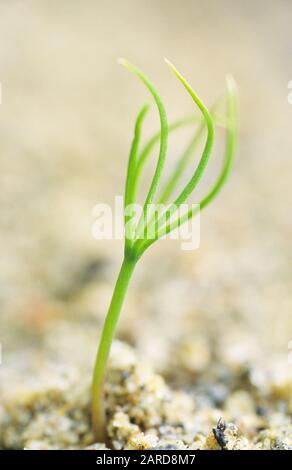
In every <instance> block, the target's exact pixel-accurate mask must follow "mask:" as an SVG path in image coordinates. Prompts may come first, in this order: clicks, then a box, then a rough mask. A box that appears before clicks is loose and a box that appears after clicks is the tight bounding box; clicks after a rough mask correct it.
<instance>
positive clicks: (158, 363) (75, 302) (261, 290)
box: [0, 0, 292, 385]
mask: <svg viewBox="0 0 292 470" xmlns="http://www.w3.org/2000/svg"><path fill="white" fill-rule="evenodd" d="M291 19H292V4H291V2H290V1H289V0H277V1H276V0H258V1H257V2H254V1H251V0H247V1H246V0H245V1H243V0H241V1H237V2H234V1H232V0H225V1H224V2H218V1H216V0H205V1H204V2H199V1H197V0H181V1H177V0H159V1H152V0H140V1H135V0H122V1H117V0H116V1H113V0H106V1H103V0H96V1H93V0H89V1H87V2H82V1H81V0H70V1H69V0H63V1H62V2H60V1H57V0H51V1H50V2H48V1H44V0H38V1H36V0H27V1H26V2H23V1H20V0H19V1H17V0H9V1H5V0H3V1H2V2H1V5H0V81H1V83H2V104H1V106H0V149H1V158H0V168H1V170H0V178H1V179H0V181H1V184H0V187H1V191H0V251H1V255H0V311H1V313H0V342H1V343H2V356H3V358H2V362H3V364H2V366H1V371H0V373H1V374H2V376H3V374H12V373H15V371H16V370H18V369H19V370H22V371H28V372H29V373H31V372H32V371H33V370H34V367H36V368H38V367H39V365H40V364H43V363H44V362H45V361H48V360H49V361H51V362H55V363H67V364H72V363H76V362H77V363H78V361H80V364H81V363H82V364H86V365H88V367H91V365H92V363H93V359H94V352H95V349H96V346H97V341H98V337H99V331H100V326H101V324H102V321H103V318H104V315H105V313H106V310H107V307H108V303H109V300H110V296H111V293H112V289H113V286H114V282H115V278H116V275H117V271H118V269H119V264H120V262H121V257H122V251H123V243H122V242H121V241H96V240H94V239H93V237H92V234H91V229H92V224H93V221H94V220H93V217H92V208H93V207H94V206H95V204H97V203H99V202H104V203H108V204H113V201H114V197H115V196H116V195H121V194H123V185H124V180H125V172H126V162H127V156H128V151H129V147H130V143H131V139H132V132H133V123H134V119H135V115H136V113H137V111H138V109H139V108H140V106H141V105H142V104H143V103H144V102H145V101H147V100H148V101H149V100H150V97H149V96H148V94H147V91H146V90H145V89H144V88H143V86H142V85H141V83H140V82H139V81H138V80H137V79H136V78H135V77H133V76H132V75H131V74H129V72H128V71H126V70H125V69H123V68H121V67H119V66H118V65H117V62H116V59H117V58H118V57H120V56H123V57H126V58H127V59H129V60H130V61H132V62H133V63H135V64H137V65H138V66H139V67H141V68H142V69H143V70H144V71H145V73H147V75H148V76H149V77H150V78H151V79H152V81H153V82H154V83H155V85H156V86H157V89H158V90H159V91H160V93H161V95H162V97H163V99H164V102H165V104H166V109H167V112H168V116H169V121H172V120H174V119H176V118H179V117H182V116H184V115H185V114H189V113H191V112H192V111H193V104H192V102H191V100H190V98H189V97H188V96H187V95H186V93H185V92H184V90H183V89H182V87H181V85H180V84H179V83H178V82H177V81H176V80H175V78H174V77H173V76H172V75H171V74H170V73H169V71H168V69H167V67H166V66H165V64H164V61H163V57H168V58H169V59H170V60H171V61H172V62H174V63H175V64H176V65H177V67H178V68H179V70H181V71H182V72H183V74H184V75H185V76H186V77H187V78H188V80H189V81H190V82H191V83H192V85H193V86H194V88H195V89H196V90H197V92H198V93H199V95H200V96H201V97H202V99H203V100H204V101H205V102H206V103H207V104H208V105H211V104H212V103H213V102H214V100H215V99H216V98H217V97H218V96H219V95H221V94H222V93H223V92H224V86H225V75H226V73H232V74H233V76H234V77H235V79H236V81H237V84H238V88H239V91H240V132H239V141H238V152H237V156H236V161H235V167H234V171H233V174H232V176H231V178H230V180H229V181H228V184H227V185H226V186H225V188H224V190H223V191H222V193H221V194H220V197H218V198H217V199H216V201H215V202H214V203H213V204H212V205H211V206H210V207H208V209H207V210H206V211H205V212H204V213H203V214H202V217H201V244H200V248H199V249H198V250H196V251H191V252H190V251H182V250H181V249H180V246H179V244H178V243H176V242H171V241H169V242H165V243H164V242H160V243H157V245H156V246H155V247H153V249H151V250H149V251H148V252H147V253H146V255H145V257H144V259H143V260H142V261H141V263H140V265H139V266H138V268H137V271H136V274H135V276H134V279H133V283H132V285H131V288H130V290H129V294H128V298H127V301H126V304H125V308H124V310H123V316H122V319H121V322H120V328H119V337H120V338H122V339H125V340H127V341H128V342H130V343H131V344H133V345H134V346H135V348H136V349H137V350H138V351H139V352H140V354H141V355H142V357H145V358H146V357H147V358H149V359H150V360H152V359H155V367H156V369H158V370H159V371H161V372H163V373H164V374H165V375H167V376H169V377H170V378H173V377H172V375H173V371H174V370H179V371H180V373H181V377H180V378H179V380H184V381H193V380H194V378H195V377H197V376H199V375H200V374H203V373H204V371H206V369H208V367H209V366H210V365H212V364H217V365H218V364H221V365H223V366H227V367H230V366H231V365H232V366H234V367H237V365H238V364H240V365H241V366H242V365H243V364H244V365H246V366H248V364H251V363H252V364H253V365H254V364H257V363H259V364H262V363H263V362H265V363H266V364H267V367H269V364H271V363H272V362H274V361H279V364H281V367H283V368H284V369H285V370H286V371H287V370H288V369H289V366H288V362H287V357H288V341H289V340H291V339H292V315H291V311H292V297H291V292H292V270H291V261H292V259H291V258H292V257H291V237H292V221H291V214H290V211H291V195H292V185H291V172H292V158H291V148H292V147H291V144H292V137H291V136H292V134H291V131H290V127H291V119H292V106H291V105H289V103H288V91H289V90H288V82H289V80H292V64H291V60H290V59H291V47H292V44H291ZM157 129H158V120H157V115H156V110H155V108H154V106H153V111H152V112H151V114H150V116H149V117H148V119H147V122H146V125H145V134H146V135H150V134H151V132H152V131H153V130H157ZM186 137H187V136H186V133H185V132H181V133H177V135H176V136H175V137H174V138H172V139H171V140H170V147H169V156H168V158H169V162H171V161H173V159H174V158H175V157H176V156H177V155H179V153H180V151H181V149H182V148H183V145H184V143H185V142H186ZM222 137H223V134H221V133H220V132H219V133H218V142H219V144H218V146H216V148H215V152H214V154H213V157H212V160H211V162H210V167H209V168H208V171H207V174H206V178H204V181H203V182H202V183H201V184H200V188H199V193H200V192H202V193H204V192H205V191H206V190H207V188H208V187H209V186H210V182H211V181H212V178H214V177H215V174H216V170H218V164H219V163H220V158H222ZM153 161H155V154H154V155H153ZM149 171H150V173H149V174H151V168H150V169H149ZM167 171H169V170H168V169H166V172H167ZM190 171H191V169H190ZM146 181H147V179H146ZM199 193H198V194H199ZM194 200H195V201H196V196H195V197H194ZM85 344H86V345H87V347H86V348H85V347H84V345H85ZM290 369H291V366H290ZM290 369H289V370H290ZM184 372H186V374H184ZM290 372H291V370H290ZM25 373H26V372H25ZM174 379H175V380H176V379H178V378H177V377H176V378H174ZM3 383H4V381H3V380H2V385H3ZM6 383H7V385H8V382H7V381H6Z"/></svg>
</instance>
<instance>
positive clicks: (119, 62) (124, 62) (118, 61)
mask: <svg viewBox="0 0 292 470" xmlns="http://www.w3.org/2000/svg"><path fill="white" fill-rule="evenodd" d="M117 63H118V64H119V65H124V66H126V65H128V63H129V62H128V61H127V60H126V59H124V57H119V58H118V59H117Z"/></svg>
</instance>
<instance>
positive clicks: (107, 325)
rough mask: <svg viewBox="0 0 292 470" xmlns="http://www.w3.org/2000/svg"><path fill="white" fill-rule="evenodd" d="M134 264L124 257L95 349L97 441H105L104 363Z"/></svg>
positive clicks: (93, 415) (93, 392)
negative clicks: (97, 346) (96, 349)
mask: <svg viewBox="0 0 292 470" xmlns="http://www.w3.org/2000/svg"><path fill="white" fill-rule="evenodd" d="M135 265H136V259H132V258H131V259H129V258H128V257H125V258H124V261H123V263H122V266H121V269H120V273H119V276H118V279H117V282H116V286H115V289H114V292H113V296H112V300H111V303H110V306H109V310H108V313H107V316H106V319H105V322H104V326H103V330H102V335H101V340H100V343H99V348H98V351H97V356H96V362H95V367H94V371H93V383H92V420H93V432H94V436H95V439H96V441H97V442H105V439H106V431H105V429H106V427H105V407H104V397H103V384H104V379H105V373H106V365H107V360H108V357H109V353H110V349H111V345H112V341H113V338H114V335H115V331H116V326H117V322H118V319H119V315H120V311H121V308H122V305H123V301H124V298H125V295H126V292H127V289H128V285H129V281H130V278H131V276H132V273H133V270H134V268H135Z"/></svg>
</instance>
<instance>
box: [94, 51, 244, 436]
mask: <svg viewBox="0 0 292 470" xmlns="http://www.w3.org/2000/svg"><path fill="white" fill-rule="evenodd" d="M166 62H167V64H168V66H169V67H170V69H171V70H172V72H173V73H174V75H175V76H176V77H177V78H178V80H179V81H180V82H181V83H182V85H183V86H184V88H185V89H186V90H187V92H188V93H189V95H190V96H191V98H192V99H193V101H194V103H195V105H196V106H197V107H198V108H199V110H200V112H201V114H202V122H201V125H200V126H199V128H198V131H197V134H196V135H195V137H194V139H193V140H192V142H191V143H190V145H189V147H188V148H187V150H186V151H185V152H184V153H183V155H182V156H181V158H180V159H179V161H178V164H177V166H176V167H175V169H174V171H173V173H172V174H171V175H170V178H169V179H168V181H167V182H166V185H165V186H164V188H162V191H161V192H160V197H158V198H155V197H156V194H157V190H158V184H159V181H160V178H161V175H162V169H163V166H164V161H165V157H166V152H167V141H168V133H169V131H172V130H174V129H176V128H178V127H180V126H182V125H184V124H186V123H187V122H189V119H185V120H181V121H178V122H176V123H174V124H173V125H171V126H168V123H167V117H166V112H165V109H164V105H163V102H162V100H161V98H160V96H159V94H158V93H157V91H156V89H155V88H154V86H153V85H152V83H151V82H150V81H149V80H148V78H147V77H146V76H145V75H144V74H143V73H142V72H141V71H140V70H139V69H138V68H136V67H135V66H134V65H132V64H130V63H129V62H127V61H125V60H120V63H121V64H122V65H124V66H125V67H126V68H127V69H129V70H130V71H131V72H133V73H134V74H135V75H137V76H138V78H140V80H141V81H142V82H143V83H144V85H145V86H146V87H147V88H148V90H149V92H150V94H151V95H152V97H153V99H154V101H155V103H156V106H157V109H158V112H159V117H160V132H159V133H158V134H157V135H155V136H153V137H152V138H151V139H150V140H149V141H148V143H146V145H145V146H144V147H143V148H142V150H141V151H140V140H141V128H142V123H143V120H144V118H145V115H146V113H147V109H148V107H147V106H144V107H143V108H142V109H141V111H140V112H139V114H138V116H137V119H136V124H135V132H134V138H133V142H132V146H131V151H130V156H129V163H128V171H127V178H126V187H125V195H124V206H125V208H127V207H129V206H130V205H131V204H134V203H135V202H136V194H137V189H138V185H139V181H140V176H141V172H142V169H143V167H144V164H145V162H146V161H147V158H148V157H149V155H150V154H151V150H152V149H153V147H154V146H155V144H156V142H158V141H159V142H160V149H159V156H158V161H157V164H156V169H155V172H154V176H153V178H152V181H151V184H150V189H149V191H148V194H147V196H146V200H145V203H144V206H143V211H142V215H141V217H140V220H139V221H138V222H137V223H132V222H131V220H129V217H128V216H127V215H125V228H126V230H125V250H124V260H123V262H122V266H121V269H120V273H119V275H118V279H117V282H116V286H115V289H114V292H113V296H112V300H111V303H110V306H109V310H108V313H107V316H106V319H105V323H104V327H103V331H102V335H101V340H100V344H99V348H98V352H97V357H96V363H95V368H94V373H93V385H92V418H93V429H94V435H95V439H96V440H97V441H99V442H103V441H105V439H106V432H105V429H106V427H105V404H104V396H103V385H104V380H105V373H106V366H107V361H108V357H109V353H110V348H111V344H112V341H113V338H114V334H115V331H116V326H117V322H118V319H119V315H120V311H121V308H122V304H123V301H124V298H125V295H126V292H127V288H128V285H129V281H130V278H131V276H132V273H133V270H134V268H135V266H136V263H137V261H138V260H139V259H140V258H141V256H142V254H143V253H144V252H145V250H146V249H147V248H149V246H151V245H152V243H154V242H155V241H156V240H158V239H159V238H161V237H163V236H164V235H166V234H168V233H170V232H172V231H173V230H175V229H177V228H178V227H179V226H181V225H182V224H183V223H184V222H186V221H187V220H190V219H191V218H192V217H194V216H195V215H196V214H197V213H198V208H200V210H202V209H203V208H204V207H206V206H207V205H208V204H209V203H210V202H211V201H212V200H213V199H214V198H215V196H216V195H217V194H218V192H219V190H220V189H221V188H222V186H223V184H224V183H225V181H226V179H227V177H228V175H229V173H230V170H231V167H232V163H233V159H234V152H235V144H236V134H237V93H236V86H235V83H234V81H233V79H232V78H231V77H227V79H226V83H227V91H226V97H225V98H226V116H225V118H224V127H226V143H225V156H224V159H223V165H222V169H221V172H220V174H219V177H218V179H217V180H216V182H215V184H214V186H213V187H212V188H211V190H210V191H209V192H208V193H207V195H206V196H205V197H204V198H203V199H202V200H201V201H200V202H199V205H193V206H191V209H189V210H188V211H186V212H185V213H184V214H183V215H181V214H179V215H178V213H179V211H178V209H179V208H180V207H181V205H182V204H184V203H185V201H186V200H187V199H188V197H189V196H190V195H191V193H192V192H193V191H194V189H195V188H196V186H197V184H198V183H199V181H200V179H201V177H202V175H203V173H204V171H205V169H206V166H207V164H208V161H209V157H210V154H211V151H212V147H213V141H214V128H215V124H214V122H215V121H216V120H217V118H215V115H214V113H213V112H209V111H208V109H207V108H206V106H205V105H204V104H203V102H202V101H201V100H200V98H199V97H198V96H197V94H196V93H195V91H194V90H193V89H192V87H191V86H190V85H189V84H188V82H187V81H186V80H185V79H184V77H183V76H182V75H181V74H180V73H179V72H178V71H177V69H176V68H175V67H174V65H172V64H171V63H170V62H169V61H166ZM205 128H206V130H207V136H206V142H205V145H204V148H203V151H202V154H201V158H200V160H199V163H198V166H197V168H196V170H195V172H194V173H193V175H192V177H191V178H190V180H189V181H188V183H187V184H186V185H185V187H184V188H183V189H182V191H181V192H180V193H179V195H178V196H177V197H176V199H175V200H174V202H173V203H171V204H170V205H169V206H168V208H167V210H166V211H165V212H164V213H162V214H159V216H158V217H150V218H149V216H148V208H149V207H150V206H151V205H153V203H157V202H158V203H166V202H168V200H169V198H170V196H171V195H172V194H173V192H174V190H175V189H176V188H177V184H178V182H179V180H180V177H181V176H182V174H183V171H184V169H185V167H186V166H187V164H188V162H189V160H190V157H191V155H192V153H193V151H194V149H195V148H196V146H197V144H198V142H199V140H200V138H201V137H202V136H203V134H204V130H205ZM149 228H152V229H153V230H152V231H151V230H150V233H151V234H152V236H151V237H150V238H149V237H148V236H147V234H148V233H149ZM153 233H154V235H153ZM145 234H146V235H145Z"/></svg>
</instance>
